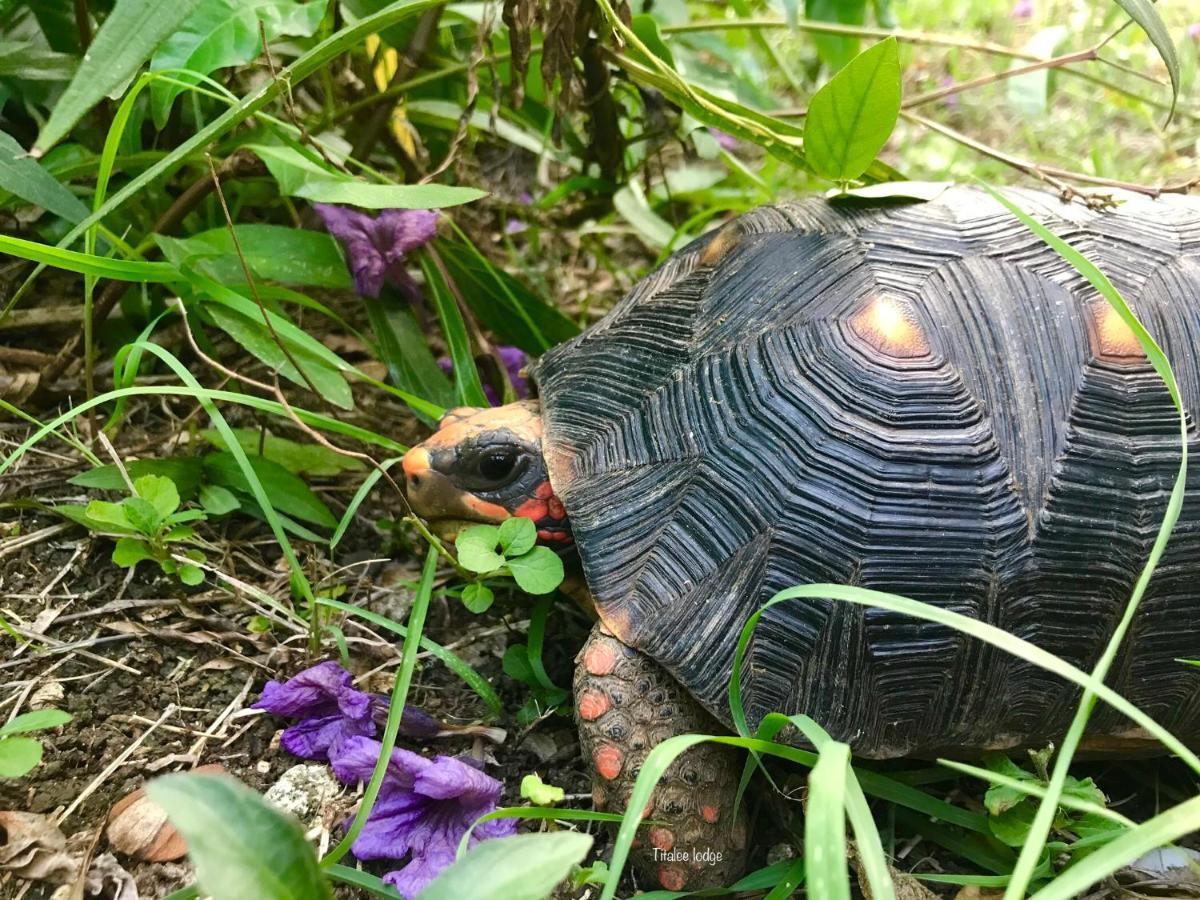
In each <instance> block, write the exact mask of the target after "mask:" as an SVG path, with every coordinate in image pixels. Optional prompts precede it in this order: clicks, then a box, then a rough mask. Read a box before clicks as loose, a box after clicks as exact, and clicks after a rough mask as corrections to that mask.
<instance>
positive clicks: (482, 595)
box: [462, 582, 496, 615]
mask: <svg viewBox="0 0 1200 900" xmlns="http://www.w3.org/2000/svg"><path fill="white" fill-rule="evenodd" d="M462 602H463V606H465V607H466V608H467V609H468V610H470V611H471V612H473V613H475V614H477V615H478V614H479V613H481V612H487V611H488V610H489V609H491V607H492V604H493V603H495V602H496V595H495V594H493V593H492V589H491V588H490V587H488V586H487V585H486V584H479V583H478V582H472V583H471V584H468V585H467V586H466V587H464V588H463V592H462Z"/></svg>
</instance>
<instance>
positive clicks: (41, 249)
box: [0, 234, 183, 284]
mask: <svg viewBox="0 0 1200 900" xmlns="http://www.w3.org/2000/svg"><path fill="white" fill-rule="evenodd" d="M3 253H7V254H9V255H10V256H16V257H18V258H20V259H28V260H31V261H32V262H36V263H43V264H44V265H47V266H54V267H55V268H56V269H63V270H65V271H67V272H78V273H79V274H81V275H93V276H95V277H97V278H112V279H114V280H115V281H132V282H138V283H147V284H169V283H171V282H176V281H183V278H182V277H181V276H180V274H179V272H177V271H176V270H175V267H174V266H172V265H171V264H170V263H161V262H141V261H140V260H125V259H109V258H108V257H106V256H92V255H91V254H90V253H79V252H78V251H76V250H64V249H62V248H61V247H52V246H50V245H49V244H41V243H38V242H37V241H27V240H25V239H24V238H15V237H9V236H8V235H2V234H0V254H3Z"/></svg>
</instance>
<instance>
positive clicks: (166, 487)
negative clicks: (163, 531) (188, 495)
mask: <svg viewBox="0 0 1200 900" xmlns="http://www.w3.org/2000/svg"><path fill="white" fill-rule="evenodd" d="M133 489H134V491H136V492H137V495H138V496H139V497H141V498H142V499H143V500H147V501H149V502H150V503H151V504H152V505H153V506H154V509H155V510H156V511H157V512H158V516H159V519H160V520H161V519H165V518H166V517H167V516H169V515H170V514H171V513H173V512H175V510H177V509H179V490H178V489H177V488H176V487H175V482H173V481H172V480H171V479H170V478H167V477H166V476H165V475H143V476H142V477H141V478H139V479H137V480H136V481H134V483H133Z"/></svg>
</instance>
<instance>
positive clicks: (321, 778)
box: [263, 763, 340, 825]
mask: <svg viewBox="0 0 1200 900" xmlns="http://www.w3.org/2000/svg"><path fill="white" fill-rule="evenodd" d="M339 790H340V787H339V785H338V783H337V781H335V780H334V777H333V775H332V773H330V771H329V769H328V768H327V767H325V766H319V765H314V764H311V763H302V764H300V765H298V766H292V767H291V768H290V769H288V770H287V771H286V772H284V773H283V775H282V776H280V778H279V780H278V781H277V782H275V783H274V784H273V785H271V786H270V787H269V788H267V792H266V793H265V794H264V795H263V796H264V797H265V798H266V800H267V802H268V803H270V804H271V805H272V806H274V807H275V808H276V809H281V810H283V811H284V812H289V813H291V814H292V815H294V816H295V817H296V818H297V819H299V820H300V821H301V822H303V823H305V824H306V825H308V824H312V823H313V822H314V820H317V819H319V818H320V817H321V814H322V812H323V811H324V809H325V804H326V803H328V802H329V801H330V800H331V799H332V798H334V797H336V796H337V794H338V791H339Z"/></svg>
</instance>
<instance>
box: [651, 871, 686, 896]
mask: <svg viewBox="0 0 1200 900" xmlns="http://www.w3.org/2000/svg"><path fill="white" fill-rule="evenodd" d="M658 883H659V884H661V885H662V886H663V887H664V888H666V889H667V890H668V891H682V890H683V886H684V885H685V884H687V877H686V876H685V875H684V874H683V872H682V870H680V869H679V868H678V867H676V866H660V867H659V869H658Z"/></svg>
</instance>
